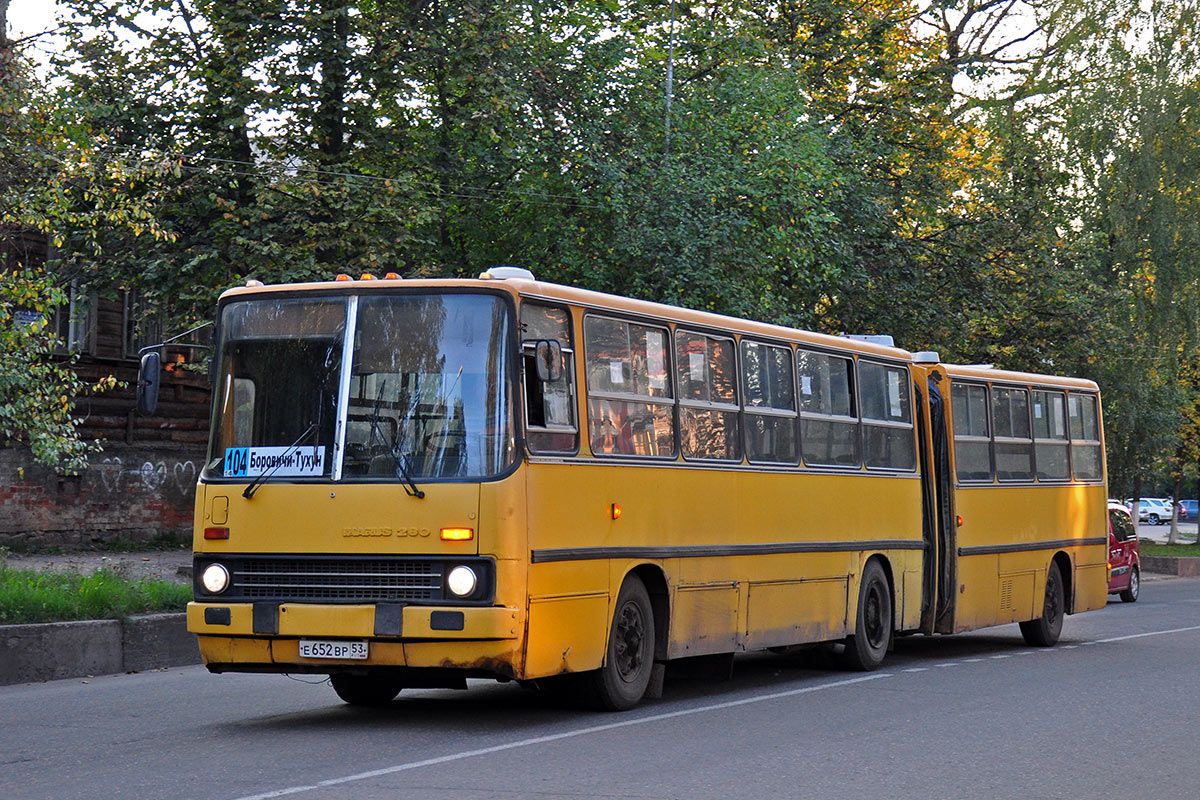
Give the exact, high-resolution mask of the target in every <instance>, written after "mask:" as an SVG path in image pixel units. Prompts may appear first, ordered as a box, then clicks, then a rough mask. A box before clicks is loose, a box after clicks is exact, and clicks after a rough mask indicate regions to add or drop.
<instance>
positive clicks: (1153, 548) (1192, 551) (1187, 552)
mask: <svg viewBox="0 0 1200 800" xmlns="http://www.w3.org/2000/svg"><path fill="white" fill-rule="evenodd" d="M1138 552H1139V553H1140V554H1141V555H1144V556H1200V547H1197V546H1196V545H1194V544H1158V543H1156V542H1147V541H1146V540H1145V539H1143V540H1142V541H1141V542H1140V543H1139V544H1138Z"/></svg>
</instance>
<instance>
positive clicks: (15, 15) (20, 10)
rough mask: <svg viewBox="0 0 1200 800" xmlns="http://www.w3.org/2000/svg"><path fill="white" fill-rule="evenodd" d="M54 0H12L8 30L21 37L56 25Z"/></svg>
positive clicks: (12, 35) (16, 37) (12, 36)
mask: <svg viewBox="0 0 1200 800" xmlns="http://www.w3.org/2000/svg"><path fill="white" fill-rule="evenodd" d="M54 6H55V3H54V0H12V4H11V5H9V7H8V30H9V36H10V37H11V38H13V39H21V38H24V37H26V36H29V35H30V34H34V33H39V32H41V31H46V30H49V29H50V28H53V27H54Z"/></svg>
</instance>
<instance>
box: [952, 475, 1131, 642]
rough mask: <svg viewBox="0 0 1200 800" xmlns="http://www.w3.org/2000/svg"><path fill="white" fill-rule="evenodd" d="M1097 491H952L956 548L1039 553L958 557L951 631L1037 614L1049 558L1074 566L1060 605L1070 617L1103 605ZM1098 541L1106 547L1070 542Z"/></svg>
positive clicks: (1102, 499)
mask: <svg viewBox="0 0 1200 800" xmlns="http://www.w3.org/2000/svg"><path fill="white" fill-rule="evenodd" d="M1106 494H1107V492H1106V490H1105V487H1104V486H1098V485H1094V484H1093V485H1079V484H1077V485H1064V486H1059V487H1054V488H1049V489H1048V488H1047V487H1044V486H1020V487H1018V486H1013V487H1005V486H1003V485H989V486H959V488H958V490H957V491H956V492H955V511H956V513H957V514H958V516H959V517H960V518H961V519H962V525H961V526H960V527H959V528H958V530H957V542H956V544H957V547H958V548H959V550H960V552H961V550H962V549H963V548H972V547H987V546H989V545H997V544H1005V545H1035V544H1037V543H1043V542H1056V544H1054V546H1052V547H1048V548H1045V549H1031V550H1022V551H1020V552H1013V553H986V554H970V553H967V554H960V555H959V556H958V592H959V594H958V596H957V598H956V599H955V603H956V609H955V625H954V629H955V631H968V630H974V629H976V628H983V627H987V626H989V625H1000V624H1004V623H1008V622H1020V621H1023V620H1028V619H1035V618H1037V617H1040V616H1041V615H1042V601H1043V598H1044V596H1045V591H1046V572H1047V570H1048V569H1049V567H1050V563H1051V561H1052V560H1053V558H1054V556H1055V554H1056V553H1060V552H1061V553H1065V554H1066V555H1067V556H1068V557H1069V559H1070V561H1071V565H1072V567H1073V569H1072V570H1071V573H1072V574H1066V575H1064V576H1063V577H1064V578H1065V579H1066V580H1067V581H1068V582H1069V584H1070V585H1069V589H1070V593H1069V595H1068V597H1067V607H1068V609H1069V610H1070V611H1072V612H1080V611H1089V610H1092V609H1096V608H1102V607H1103V606H1104V605H1105V603H1106V602H1107V598H1108V586H1107V583H1106V577H1105V573H1106V569H1105V568H1106V565H1107V562H1108V546H1107V533H1108V518H1107V497H1106ZM1100 537H1104V540H1105V542H1106V544H1087V545H1084V544H1070V543H1069V542H1070V541H1071V540H1078V541H1082V540H1085V539H1089V538H1090V539H1097V538H1100Z"/></svg>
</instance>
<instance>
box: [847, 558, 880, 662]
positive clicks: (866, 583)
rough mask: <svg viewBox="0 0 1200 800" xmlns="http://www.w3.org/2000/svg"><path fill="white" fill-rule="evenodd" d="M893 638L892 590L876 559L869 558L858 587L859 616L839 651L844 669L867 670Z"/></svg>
mask: <svg viewBox="0 0 1200 800" xmlns="http://www.w3.org/2000/svg"><path fill="white" fill-rule="evenodd" d="M891 641H892V591H891V589H890V588H889V586H888V580H887V575H885V574H884V572H883V567H881V566H879V562H878V561H868V562H867V568H866V569H864V570H863V577H862V583H860V584H859V587H858V619H857V620H856V622H855V623H854V635H853V636H848V637H846V649H845V651H844V652H843V653H842V655H841V660H842V664H843V666H845V667H846V668H847V669H854V670H860V671H863V672H869V671H871V670H873V669H875V668H877V667H878V666H879V665H880V664H882V663H883V657H884V656H885V655H887V649H888V645H889V644H891Z"/></svg>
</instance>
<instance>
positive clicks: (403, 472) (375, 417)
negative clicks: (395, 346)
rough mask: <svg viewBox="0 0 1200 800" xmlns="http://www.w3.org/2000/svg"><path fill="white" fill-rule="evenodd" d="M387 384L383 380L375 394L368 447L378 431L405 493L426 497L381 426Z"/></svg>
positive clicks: (420, 497) (411, 495)
mask: <svg viewBox="0 0 1200 800" xmlns="http://www.w3.org/2000/svg"><path fill="white" fill-rule="evenodd" d="M385 386H387V381H383V382H381V383H380V384H379V391H378V392H377V393H376V394H375V407H374V408H372V409H371V432H370V434H369V437H370V438H368V439H367V447H368V449H370V446H371V443H372V442H374V441H375V434H376V433H378V434H379V438H380V439H383V443H384V445H386V446H387V449H388V454H389V455H391V457H392V461H393V462H394V463H395V465H396V477H397V478H399V479H400V480H402V481H404V492H405V494H407V495H408V496H409V497H415V498H417V499H418V500H421V499H423V498H424V497H425V493H424V492H423V491H421V490H420V489H419V488H418V487H417V484H416V481H414V480H413V479H412V475H410V474H409V472H408V469H407V468H406V467H405V466H404V460H403V458H401V455H400V453H399V452H398V448H397V447H396V443H395V442H394V441H389V440H388V438H387V437H386V436H384V434H383V431H382V430H380V428H379V406H380V404H381V403H382V402H383V389H384V387H385Z"/></svg>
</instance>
